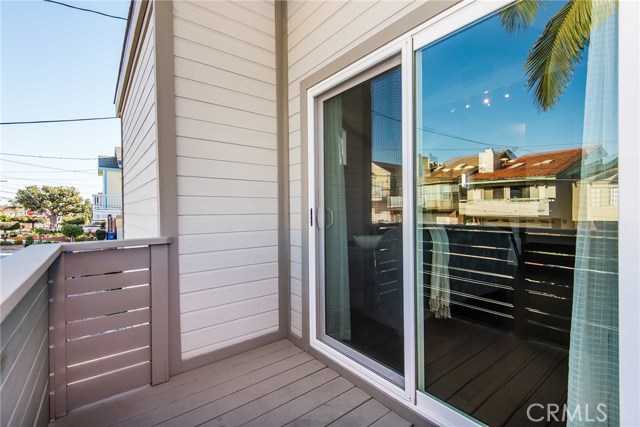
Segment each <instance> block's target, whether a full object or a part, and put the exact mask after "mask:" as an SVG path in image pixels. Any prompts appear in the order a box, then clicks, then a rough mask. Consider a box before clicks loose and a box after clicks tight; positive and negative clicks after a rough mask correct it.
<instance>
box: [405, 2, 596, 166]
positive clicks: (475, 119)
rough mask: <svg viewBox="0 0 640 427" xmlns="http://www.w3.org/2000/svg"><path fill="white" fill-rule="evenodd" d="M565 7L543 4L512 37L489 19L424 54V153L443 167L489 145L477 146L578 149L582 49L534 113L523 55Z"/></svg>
mask: <svg viewBox="0 0 640 427" xmlns="http://www.w3.org/2000/svg"><path fill="white" fill-rule="evenodd" d="M563 3H564V2H559V1H556V2H545V3H544V7H543V9H542V13H541V14H540V15H539V17H538V19H537V20H536V22H535V23H534V25H533V26H532V27H531V28H528V29H527V30H525V31H522V32H520V33H519V34H518V35H516V36H512V35H508V34H507V33H506V32H505V30H504V28H503V26H502V24H501V22H500V21H499V19H498V18H497V16H495V15H494V16H493V17H490V18H488V19H486V20H485V21H482V22H480V23H478V24H476V25H474V26H472V27H469V28H467V29H465V30H463V31H460V32H458V33H456V34H454V35H452V36H450V37H448V38H445V39H443V40H441V41H439V42H437V43H434V44H432V45H430V46H427V47H426V48H424V49H422V51H421V52H420V53H419V55H418V59H417V61H420V64H419V68H420V67H421V74H422V79H421V81H422V83H423V87H422V92H421V94H419V96H418V99H417V105H421V106H423V108H424V109H423V110H422V111H421V112H418V114H421V116H422V118H423V123H422V126H421V127H422V128H424V129H425V130H423V132H422V137H423V140H422V146H421V147H418V150H419V152H420V153H421V154H423V155H424V154H427V153H430V154H431V155H432V156H434V155H435V156H436V158H437V161H440V162H442V161H446V160H447V159H449V158H452V157H456V156H460V155H467V154H472V153H477V152H480V151H482V150H484V149H485V148H487V147H486V146H484V145H482V144H478V143H477V142H480V143H487V144H491V145H494V146H495V147H496V148H505V147H508V148H511V149H516V148H517V150H515V153H516V154H518V155H523V154H527V153H528V152H542V151H551V150H557V149H562V148H569V147H571V146H580V145H582V127H583V114H584V106H583V105H584V95H585V83H586V71H587V67H586V63H587V61H586V59H587V52H586V51H585V53H584V54H583V60H582V61H581V63H580V64H578V65H577V66H576V69H575V74H574V76H573V79H572V81H571V84H570V86H569V87H568V89H567V90H566V92H565V93H564V94H563V95H562V97H561V98H560V102H559V103H558V105H557V106H556V107H554V108H553V109H552V110H550V111H548V112H542V111H538V110H537V108H536V106H535V105H534V102H533V96H532V93H529V92H528V91H526V89H525V85H524V82H525V75H524V70H523V64H524V62H525V59H526V56H527V53H528V52H529V49H530V48H531V46H532V45H533V43H534V42H535V40H536V39H537V37H538V36H539V34H540V33H541V32H542V30H543V29H544V25H545V24H546V22H548V20H549V19H550V18H551V16H553V14H554V13H555V12H556V11H557V10H558V9H559V8H560V7H561V6H562V5H563ZM417 78H418V79H420V77H417ZM443 134H445V135H443ZM461 138H462V139H461ZM465 139H466V140H465ZM468 140H472V141H476V142H471V141H468Z"/></svg>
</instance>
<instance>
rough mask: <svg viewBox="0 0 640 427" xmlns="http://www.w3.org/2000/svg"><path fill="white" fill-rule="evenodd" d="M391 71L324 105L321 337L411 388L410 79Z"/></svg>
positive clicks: (383, 71)
mask: <svg viewBox="0 0 640 427" xmlns="http://www.w3.org/2000/svg"><path fill="white" fill-rule="evenodd" d="M393 63H394V64H395V63H397V61H394V62H393ZM386 68H389V67H388V66H387V67H382V69H381V70H380V71H379V74H376V73H374V74H375V75H373V76H371V77H369V76H365V77H363V78H360V79H359V81H357V82H356V84H354V83H351V84H347V85H346V86H345V87H343V88H339V89H338V91H337V92H338V93H336V94H332V95H330V97H328V98H326V99H324V100H323V101H322V107H321V108H322V115H323V126H322V135H323V136H322V141H323V151H322V163H323V165H322V183H323V189H322V197H323V204H322V209H323V212H322V213H321V216H323V218H321V220H322V221H323V224H322V233H321V242H322V243H323V246H324V249H323V255H324V266H323V274H324V280H323V282H324V289H323V292H322V298H323V300H324V313H323V314H324V316H323V321H322V327H323V328H324V340H325V341H326V342H327V343H329V344H330V345H333V346H334V347H336V348H338V349H339V350H341V351H343V352H344V353H346V354H348V355H349V356H350V357H352V358H355V359H356V360H360V361H362V362H363V363H364V364H365V365H366V366H368V367H370V368H371V369H372V370H374V371H376V372H377V373H379V374H381V375H383V376H384V377H386V378H388V379H390V380H391V381H393V382H395V383H402V376H403V373H404V331H403V321H404V318H403V308H402V304H403V280H402V271H403V259H402V222H403V221H402V218H403V206H402V127H401V123H402V111H401V110H402V108H401V107H402V106H401V74H400V72H401V70H400V66H397V65H396V66H393V67H392V68H391V69H386ZM335 92H336V91H334V93H335Z"/></svg>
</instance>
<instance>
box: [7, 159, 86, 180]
mask: <svg viewBox="0 0 640 427" xmlns="http://www.w3.org/2000/svg"><path fill="white" fill-rule="evenodd" d="M0 160H5V161H10V160H7V159H0ZM72 172H73V171H72ZM78 172H95V169H82V170H78ZM2 173H4V174H7V173H10V174H16V173H28V174H33V173H69V171H68V170H67V169H63V170H59V171H58V170H53V171H51V170H50V171H4V170H3V171H2ZM96 176H97V174H96Z"/></svg>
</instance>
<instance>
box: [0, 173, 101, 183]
mask: <svg viewBox="0 0 640 427" xmlns="http://www.w3.org/2000/svg"><path fill="white" fill-rule="evenodd" d="M8 173H11V172H8ZM96 178H99V177H98V175H97V174H96ZM0 179H4V180H8V181H11V180H12V179H17V180H19V181H49V182H71V181H79V182H87V178H60V179H56V178H52V179H47V178H20V177H17V176H8V175H6V174H5V173H3V174H2V175H0Z"/></svg>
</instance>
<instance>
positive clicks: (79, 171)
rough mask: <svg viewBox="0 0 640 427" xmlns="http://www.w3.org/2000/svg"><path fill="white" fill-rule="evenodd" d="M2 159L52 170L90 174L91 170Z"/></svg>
mask: <svg viewBox="0 0 640 427" xmlns="http://www.w3.org/2000/svg"><path fill="white" fill-rule="evenodd" d="M0 160H2V161H3V162H9V163H17V164H19V165H26V166H35V167H38V168H44V169H51V170H55V171H63V172H78V173H86V174H90V172H89V171H86V170H71V169H61V168H53V167H51V166H42V165H36V164H33V163H24V162H17V161H15V160H8V159H0Z"/></svg>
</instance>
